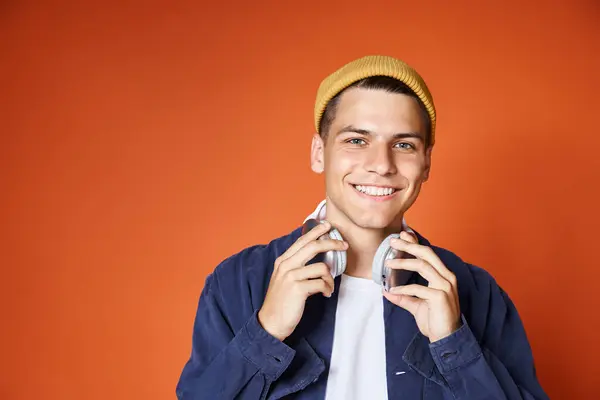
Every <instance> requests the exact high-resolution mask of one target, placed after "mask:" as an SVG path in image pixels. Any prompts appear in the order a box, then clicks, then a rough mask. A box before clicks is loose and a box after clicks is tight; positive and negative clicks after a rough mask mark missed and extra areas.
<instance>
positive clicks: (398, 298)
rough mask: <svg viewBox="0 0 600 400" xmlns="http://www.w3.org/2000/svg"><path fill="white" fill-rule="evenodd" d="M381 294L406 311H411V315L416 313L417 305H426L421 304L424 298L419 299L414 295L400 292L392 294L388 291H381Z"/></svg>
mask: <svg viewBox="0 0 600 400" xmlns="http://www.w3.org/2000/svg"><path fill="white" fill-rule="evenodd" d="M383 296H384V297H385V298H386V299H388V300H389V301H390V302H391V303H393V304H395V305H397V306H399V307H402V308H404V309H405V310H406V311H408V312H409V313H411V314H412V315H416V314H417V311H418V310H419V307H422V306H426V305H425V304H423V301H424V300H421V299H419V298H416V297H411V296H407V295H401V294H393V293H390V292H386V291H384V292H383Z"/></svg>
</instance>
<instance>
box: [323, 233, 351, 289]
mask: <svg viewBox="0 0 600 400" xmlns="http://www.w3.org/2000/svg"><path fill="white" fill-rule="evenodd" d="M329 238H330V239H333V240H344V239H343V238H342V235H341V233H340V231H338V230H337V229H335V228H332V229H331V230H330V231H329ZM346 257H347V256H346V251H345V250H333V251H328V252H326V253H325V263H326V264H327V265H328V266H329V271H331V276H333V277H334V278H336V277H338V276H340V275H342V274H343V273H344V271H346Z"/></svg>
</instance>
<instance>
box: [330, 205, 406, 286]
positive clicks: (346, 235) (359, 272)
mask: <svg viewBox="0 0 600 400" xmlns="http://www.w3.org/2000/svg"><path fill="white" fill-rule="evenodd" d="M327 219H328V220H329V221H330V222H331V223H332V225H333V226H335V228H336V229H337V230H338V231H339V232H340V234H341V235H342V238H343V239H344V240H345V241H346V242H348V250H347V251H346V254H347V258H346V270H345V272H344V273H345V274H346V275H350V276H354V277H357V278H365V279H371V276H372V272H371V271H372V264H373V258H374V257H375V253H376V251H377V248H378V247H379V245H380V244H381V242H383V240H384V239H385V238H386V237H387V236H388V235H389V234H391V233H394V232H397V233H399V232H400V230H401V229H402V228H401V224H400V226H399V227H397V228H395V227H389V228H388V229H365V228H362V227H360V226H357V225H354V223H352V221H349V220H348V219H347V218H346V217H345V216H343V215H342V214H341V213H340V212H338V211H337V210H333V209H331V210H330V209H328V210H327ZM398 220H399V221H402V216H398Z"/></svg>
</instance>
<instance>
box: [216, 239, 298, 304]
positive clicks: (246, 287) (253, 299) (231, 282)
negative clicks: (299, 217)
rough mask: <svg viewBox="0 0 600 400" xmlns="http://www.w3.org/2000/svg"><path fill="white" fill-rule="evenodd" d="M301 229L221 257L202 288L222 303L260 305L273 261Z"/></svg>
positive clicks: (289, 244) (271, 270)
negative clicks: (239, 302)
mask: <svg viewBox="0 0 600 400" xmlns="http://www.w3.org/2000/svg"><path fill="white" fill-rule="evenodd" d="M300 234H301V228H296V229H294V230H293V231H291V232H289V233H286V234H284V235H282V236H279V237H277V238H275V239H273V240H271V241H270V242H268V243H263V244H256V245H253V246H249V247H246V248H244V249H242V250H240V251H239V252H237V253H235V254H233V255H231V256H229V257H227V258H225V259H223V260H222V261H221V262H220V263H219V264H218V265H217V266H216V267H215V268H214V270H213V271H212V272H211V273H210V274H209V275H208V276H207V278H206V284H205V290H206V291H207V293H210V294H211V295H213V296H218V297H219V298H221V299H222V301H223V302H224V303H228V304H231V303H232V304H236V303H238V301H236V299H237V300H241V301H243V302H248V300H249V301H250V304H252V306H253V308H256V307H260V304H262V300H263V297H264V294H265V293H266V290H267V287H268V284H269V280H270V279H271V274H272V272H273V264H274V263H275V260H276V259H277V257H279V256H280V255H281V254H283V253H284V252H285V251H286V250H287V249H288V248H289V247H290V246H291V245H292V244H293V243H294V242H295V241H296V240H297V239H298V237H300Z"/></svg>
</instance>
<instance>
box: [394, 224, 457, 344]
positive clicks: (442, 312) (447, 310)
mask: <svg viewBox="0 0 600 400" xmlns="http://www.w3.org/2000/svg"><path fill="white" fill-rule="evenodd" d="M391 246H392V248H394V249H396V250H398V251H404V252H406V253H409V254H412V255H413V256H415V257H416V258H415V259H394V260H388V261H387V264H386V265H387V266H388V267H390V268H392V269H405V270H409V271H415V272H417V273H418V274H420V275H421V276H422V277H423V278H425V279H426V280H427V281H428V282H429V284H428V286H423V285H418V284H412V285H406V286H398V287H394V288H392V289H390V291H389V292H385V291H384V292H383V295H384V296H385V298H386V299H388V300H389V301H390V302H392V303H394V304H396V305H397V306H399V307H402V308H404V309H405V310H406V311H408V312H410V313H411V314H412V315H413V316H414V317H415V320H416V322H417V326H418V327H419V330H420V331H421V333H422V334H423V335H425V336H427V337H428V338H429V341H430V342H432V343H433V342H435V341H438V340H440V339H442V338H444V337H446V336H449V335H451V334H452V333H453V332H455V331H456V330H457V329H458V328H460V326H461V324H462V323H461V318H460V317H461V313H460V304H459V301H458V290H457V284H456V276H455V275H454V274H453V273H452V272H451V271H450V270H449V269H448V268H446V266H445V265H444V263H443V262H442V261H441V260H440V259H439V257H438V256H437V255H436V254H435V253H434V252H433V250H432V249H431V248H429V247H426V246H422V245H420V244H418V243H417V240H416V239H415V238H414V237H413V236H412V235H410V234H409V233H407V232H402V233H401V234H400V239H394V240H392V243H391Z"/></svg>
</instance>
